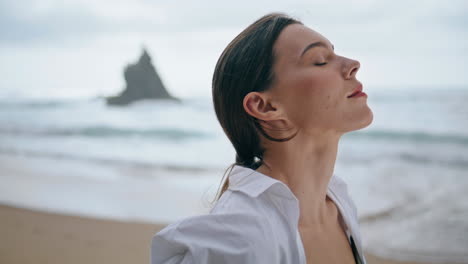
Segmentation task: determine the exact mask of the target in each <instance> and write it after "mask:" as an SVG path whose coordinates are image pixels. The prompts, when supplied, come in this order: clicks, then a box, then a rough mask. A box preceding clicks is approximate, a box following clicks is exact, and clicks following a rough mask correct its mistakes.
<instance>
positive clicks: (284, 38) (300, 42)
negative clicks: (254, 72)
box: [273, 24, 332, 62]
mask: <svg viewBox="0 0 468 264" xmlns="http://www.w3.org/2000/svg"><path fill="white" fill-rule="evenodd" d="M317 41H322V42H324V43H325V44H327V45H329V46H330V47H331V46H332V44H331V43H330V41H329V40H328V39H327V38H325V37H324V36H322V35H321V34H320V33H318V32H316V31H314V30H312V29H310V28H308V27H306V26H304V25H300V24H292V25H289V26H287V27H285V28H284V29H283V30H282V31H281V33H280V34H279V36H278V39H277V40H276V42H275V44H274V46H273V51H274V53H275V56H276V57H277V59H278V62H279V61H282V60H284V58H288V60H293V61H297V60H298V59H299V56H300V55H301V53H302V51H303V49H304V48H305V47H306V46H307V45H309V44H311V43H313V42H317Z"/></svg>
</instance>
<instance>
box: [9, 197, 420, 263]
mask: <svg viewBox="0 0 468 264" xmlns="http://www.w3.org/2000/svg"><path fill="white" fill-rule="evenodd" d="M164 226H165V224H156V223H148V222H122V221H114V220H107V219H95V218H87V217H80V216H72V215H64V214H56V213H46V212H40V211H35V210H30V209H23V208H16V207H12V206H7V205H0V235H1V236H2V237H3V238H6V239H2V242H1V243H0V263H8V264H19V263H21V264H28V263H31V264H32V263H34V264H42V263H44V264H45V263H47V264H55V263H57V264H58V263H60V264H63V263H69V264H73V263H80V264H82V263H100V264H102V263H113V264H119V263H122V264H123V263H149V260H150V243H151V238H152V236H153V235H154V234H155V233H156V232H157V231H158V230H160V229H161V228H163V227H164ZM366 256H367V261H368V263H371V264H372V263H375V264H392V263H395V264H396V263H401V264H403V263H406V264H410V263H414V262H397V261H392V260H385V259H382V258H379V257H376V256H373V255H370V254H367V255H366ZM414 264H415V263H414Z"/></svg>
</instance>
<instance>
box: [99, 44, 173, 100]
mask: <svg viewBox="0 0 468 264" xmlns="http://www.w3.org/2000/svg"><path fill="white" fill-rule="evenodd" d="M124 77H125V82H126V87H125V90H123V91H122V92H121V93H120V94H119V95H117V96H111V97H107V98H106V100H107V104H109V105H127V104H129V103H131V102H134V101H138V100H142V99H170V100H177V101H179V99H177V98H175V97H173V96H172V95H170V94H169V93H168V92H167V90H166V88H165V87H164V85H163V83H162V81H161V78H159V75H158V74H157V73H156V69H155V68H154V66H153V64H152V63H151V57H150V56H149V54H148V52H147V51H146V49H143V52H142V54H141V56H140V59H139V60H138V62H137V63H135V64H129V65H127V67H125V71H124Z"/></svg>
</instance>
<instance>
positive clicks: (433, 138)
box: [346, 130, 468, 145]
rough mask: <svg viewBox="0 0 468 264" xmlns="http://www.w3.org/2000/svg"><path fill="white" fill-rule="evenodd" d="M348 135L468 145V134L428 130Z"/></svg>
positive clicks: (376, 131)
mask: <svg viewBox="0 0 468 264" xmlns="http://www.w3.org/2000/svg"><path fill="white" fill-rule="evenodd" d="M346 137H352V138H363V139H377V140H380V139H382V140H392V141H411V142H427V143H453V144H459V145H468V136H463V135H454V134H435V133H427V132H418V131H415V132H405V131H383V130H370V131H356V132H352V133H349V134H347V135H346Z"/></svg>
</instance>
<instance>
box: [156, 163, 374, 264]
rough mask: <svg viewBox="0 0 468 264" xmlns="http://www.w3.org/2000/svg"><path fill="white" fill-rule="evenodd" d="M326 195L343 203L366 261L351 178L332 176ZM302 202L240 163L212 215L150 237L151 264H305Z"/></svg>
mask: <svg viewBox="0 0 468 264" xmlns="http://www.w3.org/2000/svg"><path fill="white" fill-rule="evenodd" d="M327 196H329V197H330V198H331V199H332V201H333V202H334V203H335V204H336V206H337V207H338V209H339V211H340V213H341V216H342V217H343V220H344V224H345V227H346V233H347V235H348V240H349V236H350V235H352V236H353V239H354V242H355V244H356V248H357V251H358V253H359V255H360V257H361V260H362V261H363V263H364V264H365V263H366V261H365V258H364V254H363V251H362V244H361V236H360V230H359V225H358V219H357V210H356V206H355V205H354V202H353V201H352V199H351V197H350V196H349V194H348V190H347V185H346V183H345V182H344V181H343V180H342V179H340V178H338V177H337V176H336V175H333V176H332V178H331V179H330V183H329V185H328V189H327ZM298 223H299V201H298V199H297V198H296V197H295V195H294V194H293V193H292V191H291V190H290V189H289V187H288V186H287V185H286V184H284V183H283V182H281V181H278V180H276V179H274V178H272V177H269V176H267V175H264V174H262V173H260V172H257V171H255V170H252V169H249V168H245V167H242V166H238V165H235V166H234V168H233V170H232V172H231V174H230V176H229V188H228V189H227V190H226V191H225V192H224V193H223V195H221V197H220V199H219V200H218V201H217V202H216V204H215V206H214V207H213V208H212V209H211V211H210V213H209V214H205V215H199V216H193V217H189V218H186V219H182V220H179V221H177V222H174V223H172V224H170V225H168V226H166V227H165V228H164V229H162V230H160V231H159V232H158V233H157V234H156V235H155V236H154V237H153V239H152V242H151V264H176V263H177V264H189V263H190V264H192V263H200V264H201V263H203V264H220V263H225V264H239V263H258V264H263V263H265V264H306V256H305V252H304V246H303V244H302V240H301V237H300V233H299V231H298V230H299V229H298Z"/></svg>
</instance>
